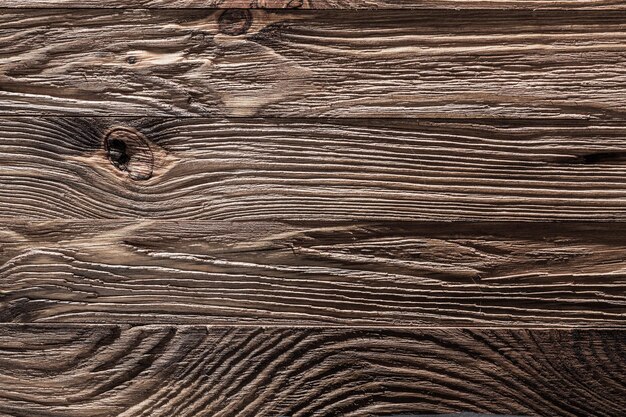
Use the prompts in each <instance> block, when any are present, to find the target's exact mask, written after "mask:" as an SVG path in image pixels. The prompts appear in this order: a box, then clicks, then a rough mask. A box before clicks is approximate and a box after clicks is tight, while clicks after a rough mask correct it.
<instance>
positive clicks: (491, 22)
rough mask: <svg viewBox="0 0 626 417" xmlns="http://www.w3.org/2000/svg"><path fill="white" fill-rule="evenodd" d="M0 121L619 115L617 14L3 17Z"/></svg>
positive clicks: (622, 45)
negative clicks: (15, 117) (43, 117)
mask: <svg viewBox="0 0 626 417" xmlns="http://www.w3.org/2000/svg"><path fill="white" fill-rule="evenodd" d="M0 51H2V54H1V55H0V85H2V88H1V89H0V114H5V115H6V114H10V115H12V114H16V113H17V114H31V115H40V114H47V115H52V114H56V115H58V114H73V115H101V116H102V115H109V116H120V115H129V116H130V115H136V116H146V115H151V116H159V115H160V116H166V115H170V116H172V115H176V116H191V115H202V116H211V117H221V116H231V117H240V116H270V117H287V116H289V117H319V116H325V117H366V118H367V117H442V118H469V119H475V118H485V117H487V118H493V117H510V118H527V117H532V118H538V119H545V118H573V119H580V118H582V119H587V118H623V117H624V115H625V110H626V15H625V14H624V12H622V11H575V10H573V11H571V12H569V13H567V14H565V15H564V14H562V13H561V12H556V11H532V12H529V11H519V12H511V11H495V10H477V11H468V10H463V11H437V10H425V11H420V12H419V13H407V12H406V11H377V12H369V11H337V10H328V11H323V10H320V11H311V10H309V11H306V10H301V11H280V10H278V11H265V10H253V11H247V10H227V11H222V10H193V9H192V10H161V11H154V10H144V9H141V10H66V9H61V10H11V9H7V10H5V11H4V12H3V13H2V14H1V15H0Z"/></svg>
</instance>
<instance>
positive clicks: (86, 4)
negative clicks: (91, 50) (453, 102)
mask: <svg viewBox="0 0 626 417" xmlns="http://www.w3.org/2000/svg"><path fill="white" fill-rule="evenodd" d="M0 7H4V8H60V7H79V8H94V9H100V8H154V9H177V8H198V9H208V8H216V9H228V8H244V9H247V8H250V9H257V8H259V9H318V10H324V9H357V10H374V9H376V10H380V9H491V10H493V9H496V10H499V9H507V10H508V9H525V10H541V9H552V10H554V9H557V10H571V9H586V10H595V9H603V10H604V9H618V10H622V9H624V8H626V3H625V2H624V1H622V0H0Z"/></svg>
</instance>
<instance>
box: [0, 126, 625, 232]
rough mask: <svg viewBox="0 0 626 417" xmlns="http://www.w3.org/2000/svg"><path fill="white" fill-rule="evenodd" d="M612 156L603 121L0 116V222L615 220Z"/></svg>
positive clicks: (620, 166)
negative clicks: (69, 220)
mask: <svg viewBox="0 0 626 417" xmlns="http://www.w3.org/2000/svg"><path fill="white" fill-rule="evenodd" d="M120 146H123V147H124V149H123V150H122V149H118V148H119V147H120ZM107 150H108V152H107ZM625 155H626V126H625V125H623V124H609V123H591V122H577V123H573V122H572V123H549V122H535V123H528V122H517V123H487V122H484V123H480V122H478V121H475V122H472V123H469V122H427V121H404V120H370V121H361V120H342V121H327V120H326V121H325V120H315V121H297V120H283V121H272V120H258V119H243V120H223V119H217V120H213V119H197V118H190V119H173V118H169V119H119V118H117V119H104V118H96V119H79V118H64V119H60V118H35V117H21V118H20V117H17V118H6V117H5V118H0V204H2V210H1V211H0V217H2V218H5V219H9V218H19V219H25V218H38V219H70V218H72V219H99V218H109V219H124V218H160V219H174V220H192V219H196V220H197V219H204V220H246V221H257V220H298V221H300V220H306V221H310V220H315V221H354V220H357V221H385V220H386V221H406V220H433V221H444V220H456V221H459V220H461V221H465V220H482V221H498V220H533V221H546V220H594V221H595V220H600V221H607V220H619V221H623V220H624V219H626V205H625V204H624V203H625V201H626V165H625V163H626V157H625ZM125 158H126V159H128V160H129V161H126V162H124V161H123V160H124V159H125ZM120 160H122V162H123V163H120Z"/></svg>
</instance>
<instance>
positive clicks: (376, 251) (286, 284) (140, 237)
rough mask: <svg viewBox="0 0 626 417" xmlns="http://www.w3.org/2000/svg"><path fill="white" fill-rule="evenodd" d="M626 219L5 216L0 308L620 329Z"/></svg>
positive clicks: (52, 315)
mask: <svg viewBox="0 0 626 417" xmlns="http://www.w3.org/2000/svg"><path fill="white" fill-rule="evenodd" d="M625 236H626V225H623V224H608V225H602V224H595V225H594V224H586V225H585V224H574V225H565V224H527V223H518V224H513V223H501V224H480V223H479V224H472V223H470V224H460V223H452V224H446V223H443V224H437V223H426V224H418V223H411V224H407V223H398V224H361V225H335V226H331V225H329V224H322V225H317V226H316V225H308V226H306V225H299V226H298V225H285V224H279V223H259V222H244V223H231V222H198V221H180V222H176V221H172V222H170V221H167V222H164V221H158V222H155V221H142V222H137V221H102V222H94V221H83V222H78V221H64V222H19V221H16V220H12V221H9V222H3V223H1V224H0V321H5V322H8V321H13V322H33V321H38V322H80V323H82V322H99V323H136V324H141V323H144V324H145V323H201V324H206V323H212V324H218V323H219V324H232V323H235V324H245V323H253V324H284V325H289V324H294V323H298V324H310V325H316V324H335V325H350V326H355V325H420V326H441V325H466V326H467V325H471V326H511V325H513V326H578V327H582V326H595V327H598V326H619V325H623V324H624V321H625V319H626V274H625V272H624V271H626V237H625Z"/></svg>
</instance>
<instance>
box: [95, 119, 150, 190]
mask: <svg viewBox="0 0 626 417" xmlns="http://www.w3.org/2000/svg"><path fill="white" fill-rule="evenodd" d="M104 149H105V151H106V154H107V158H108V159H109V161H110V162H111V164H112V165H113V166H114V167H115V168H117V169H118V170H119V171H122V172H124V173H126V174H127V175H128V177H129V178H130V179H132V180H135V181H142V180H147V179H149V178H150V177H152V171H153V170H154V155H153V153H152V150H151V149H150V145H149V142H148V139H146V137H145V136H144V135H143V134H142V133H140V132H138V131H136V130H134V129H131V128H126V127H117V128H113V129H111V130H110V131H109V132H108V133H107V134H106V136H105V139H104Z"/></svg>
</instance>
